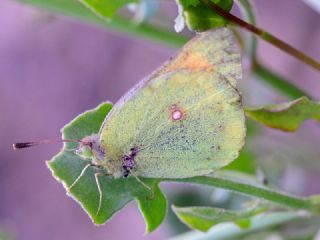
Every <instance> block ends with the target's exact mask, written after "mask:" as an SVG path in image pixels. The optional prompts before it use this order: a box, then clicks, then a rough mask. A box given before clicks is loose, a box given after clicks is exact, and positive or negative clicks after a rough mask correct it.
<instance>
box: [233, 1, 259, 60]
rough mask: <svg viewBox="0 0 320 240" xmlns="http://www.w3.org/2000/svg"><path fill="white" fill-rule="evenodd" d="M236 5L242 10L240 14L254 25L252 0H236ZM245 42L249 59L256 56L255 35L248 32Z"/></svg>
mask: <svg viewBox="0 0 320 240" xmlns="http://www.w3.org/2000/svg"><path fill="white" fill-rule="evenodd" d="M236 3H238V7H239V9H240V11H241V12H242V15H243V16H244V17H245V19H246V20H247V21H248V22H249V23H251V24H252V25H256V17H255V15H254V11H253V6H252V4H253V3H252V2H250V1H249V0H237V1H236ZM247 38H248V40H247V44H246V47H245V48H246V52H247V53H248V54H249V55H250V57H251V59H255V58H256V55H257V54H256V53H257V45H258V44H257V37H256V36H255V35H253V34H250V37H247Z"/></svg>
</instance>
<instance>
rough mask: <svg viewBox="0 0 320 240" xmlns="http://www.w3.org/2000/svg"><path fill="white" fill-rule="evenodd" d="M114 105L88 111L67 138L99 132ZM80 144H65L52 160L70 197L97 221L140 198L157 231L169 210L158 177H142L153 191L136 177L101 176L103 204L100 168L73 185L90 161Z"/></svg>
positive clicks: (68, 129) (65, 134)
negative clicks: (81, 153)
mask: <svg viewBox="0 0 320 240" xmlns="http://www.w3.org/2000/svg"><path fill="white" fill-rule="evenodd" d="M111 107H112V105H111V104H110V103H103V104H101V105H100V106H98V107H97V108H96V109H93V110H91V111H87V112H85V113H83V114H81V115H80V116H78V117H77V118H76V119H74V120H73V121H72V122H71V123H69V124H67V125H66V126H65V127H64V128H63V129H62V133H63V138H64V139H82V138H83V137H85V136H88V135H91V134H94V133H98V131H99V129H100V126H101V124H102V122H103V121H104V119H105V117H106V115H107V113H108V112H109V111H110V109H111ZM77 145H78V144H77V143H65V144H64V147H63V149H62V151H61V152H60V153H59V154H58V155H56V156H55V157H54V158H53V159H52V160H51V161H49V162H48V166H49V168H50V169H51V170H52V172H53V175H54V177H55V178H56V179H57V180H59V181H60V182H62V183H63V185H64V187H65V188H66V189H67V191H68V192H69V194H70V196H71V197H73V198H74V199H76V200H77V201H78V202H79V203H80V204H81V206H82V207H83V208H84V210H85V211H86V212H87V213H88V215H89V216H90V217H91V219H92V220H93V222H94V223H96V224H102V223H104V222H106V221H107V220H109V219H110V218H111V217H112V215H113V214H114V213H116V212H117V211H119V210H120V209H121V208H123V207H124V206H125V205H126V204H127V203H128V202H130V201H132V200H134V199H136V200H137V201H138V204H139V207H140V210H141V212H142V214H143V216H144V218H145V221H146V225H147V229H146V231H147V232H151V231H153V230H155V229H156V228H157V227H158V226H159V225H160V224H161V222H162V220H163V218H164V217H165V214H166V210H167V202H166V198H165V197H164V195H163V194H162V192H161V191H160V189H159V187H158V184H159V181H158V180H155V179H143V178H141V180H142V181H143V182H144V183H145V184H147V185H148V186H149V187H150V188H152V189H153V194H152V193H151V192H150V190H148V189H147V188H146V187H145V186H143V185H142V184H141V183H139V182H138V181H137V180H136V179H135V178H133V177H129V178H127V179H124V178H121V179H114V178H112V177H108V176H101V177H99V182H100V186H101V189H102V206H101V209H100V211H99V213H98V215H96V214H97V209H98V206H99V192H98V188H97V184H96V182H95V177H94V174H95V173H96V172H98V171H99V170H96V169H94V168H89V169H88V170H87V171H86V172H85V174H84V176H82V177H81V178H80V180H79V181H78V182H77V184H76V185H74V187H73V188H72V189H71V190H69V187H70V185H71V184H72V183H73V182H74V181H75V179H76V178H77V177H78V176H79V175H80V173H81V171H82V169H83V168H84V167H85V166H86V165H87V164H88V163H90V161H89V160H88V159H83V158H81V157H80V156H78V155H77V154H75V153H74V150H75V148H76V147H77Z"/></svg>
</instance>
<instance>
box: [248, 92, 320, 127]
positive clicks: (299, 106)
mask: <svg viewBox="0 0 320 240" xmlns="http://www.w3.org/2000/svg"><path fill="white" fill-rule="evenodd" d="M245 112H246V115H247V116H248V117H250V118H252V119H254V120H256V121H258V122H260V123H262V124H264V125H266V126H268V127H271V128H277V129H281V130H283V131H289V132H294V131H296V130H297V129H298V128H299V126H300V125H301V123H302V122H304V121H305V120H307V119H314V120H317V121H320V103H319V102H314V101H311V100H309V99H308V98H307V97H301V98H298V99H296V100H294V101H291V102H287V103H282V104H274V105H266V106H262V107H257V108H246V109H245Z"/></svg>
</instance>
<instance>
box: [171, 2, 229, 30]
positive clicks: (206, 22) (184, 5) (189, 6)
mask: <svg viewBox="0 0 320 240" xmlns="http://www.w3.org/2000/svg"><path fill="white" fill-rule="evenodd" d="M211 1H212V2H213V3H215V4H217V5H219V6H220V7H222V8H223V9H224V10H226V11H230V10H231V8H232V5H233V0H211ZM177 4H178V7H179V8H178V9H179V14H178V17H177V19H176V24H179V26H177V25H176V27H175V29H176V31H178V32H179V31H181V30H182V29H183V26H182V24H181V19H183V20H184V22H185V23H186V24H187V26H188V28H189V29H190V30H191V31H206V30H208V29H211V28H216V27H223V26H226V25H227V23H228V21H227V20H226V19H224V18H223V17H222V16H220V15H219V14H218V13H215V12H214V11H212V10H211V9H210V8H209V7H208V6H207V5H206V4H205V3H203V1H195V0H178V1H177Z"/></svg>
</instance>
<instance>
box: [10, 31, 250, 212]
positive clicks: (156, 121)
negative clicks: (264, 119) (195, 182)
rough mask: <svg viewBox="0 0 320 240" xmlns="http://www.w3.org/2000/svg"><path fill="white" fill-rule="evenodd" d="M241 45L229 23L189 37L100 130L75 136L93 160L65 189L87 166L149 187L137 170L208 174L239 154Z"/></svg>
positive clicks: (152, 175) (128, 95) (241, 138)
mask: <svg viewBox="0 0 320 240" xmlns="http://www.w3.org/2000/svg"><path fill="white" fill-rule="evenodd" d="M239 52H240V51H239V49H238V48H237V46H236V44H235V41H234V38H233V35H232V33H231V31H230V30H228V29H227V28H219V29H215V30H210V31H207V32H204V33H200V34H198V35H197V36H196V37H195V38H193V39H192V40H191V41H190V42H189V43H187V44H186V45H185V46H184V47H183V48H182V49H181V50H180V51H179V52H178V54H177V55H176V56H174V57H173V58H171V59H170V60H169V61H168V62H167V63H166V64H164V66H162V67H161V68H160V69H158V70H157V71H155V72H154V73H153V74H151V76H149V77H148V78H146V79H144V80H142V81H141V82H140V83H138V84H137V86H135V87H134V88H133V89H132V90H131V91H129V92H128V93H126V94H125V95H124V96H123V97H122V98H121V99H120V100H119V101H118V102H117V103H116V104H115V106H114V107H113V109H112V110H111V112H110V113H109V114H108V115H107V117H106V118H105V121H104V123H103V124H102V126H101V128H100V131H99V133H98V134H94V135H91V136H87V137H85V138H83V139H82V140H80V141H79V142H80V146H79V148H78V150H77V153H78V154H79V155H81V156H83V157H85V158H88V157H89V158H91V159H92V163H91V164H88V165H87V166H86V167H84V169H83V170H82V172H81V174H80V175H79V176H78V178H77V179H75V181H74V182H73V184H72V185H71V186H70V187H69V189H71V188H72V187H73V186H74V185H75V184H76V183H77V182H78V180H79V179H80V178H81V177H82V176H83V174H84V173H85V171H86V170H87V169H88V168H89V167H90V166H95V167H99V168H100V169H103V170H104V172H105V174H106V175H112V176H113V177H115V178H119V177H128V176H130V175H132V176H134V177H136V179H137V180H138V181H139V182H141V183H142V184H143V185H144V186H145V187H147V188H148V189H150V188H149V187H148V186H147V185H146V184H144V183H143V182H142V181H141V180H140V179H139V178H138V177H139V176H141V177H146V178H187V177H193V176H198V175H206V174H209V173H212V172H213V171H214V170H217V169H220V168H222V167H223V166H225V165H227V164H229V163H230V162H231V161H233V160H234V159H235V158H237V156H238V155H239V151H240V149H241V148H242V146H243V145H244V139H245V133H246V128H245V116H244V111H243V107H242V104H241V95H240V93H239V92H238V90H237V89H236V82H237V81H238V80H240V79H241V77H242V67H241V58H240V53H239ZM65 141H68V140H65ZM23 144H25V145H23ZM26 144H28V143H22V144H20V145H15V147H16V148H21V147H25V146H26ZM99 175H101V173H100V174H99V173H97V174H96V175H95V176H96V182H97V186H98V190H99V193H100V201H99V208H98V211H97V213H98V212H99V210H100V207H101V201H102V192H101V189H100V184H99V180H98V176H99Z"/></svg>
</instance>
